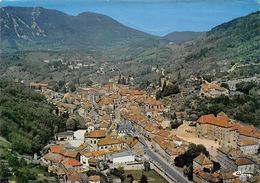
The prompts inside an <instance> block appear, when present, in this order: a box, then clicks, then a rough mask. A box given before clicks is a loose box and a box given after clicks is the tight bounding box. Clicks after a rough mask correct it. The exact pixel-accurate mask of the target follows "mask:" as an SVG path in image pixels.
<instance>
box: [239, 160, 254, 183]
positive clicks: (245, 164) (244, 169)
mask: <svg viewBox="0 0 260 183" xmlns="http://www.w3.org/2000/svg"><path fill="white" fill-rule="evenodd" d="M235 164H236V169H237V172H239V180H241V181H246V180H247V179H248V178H250V177H252V175H253V173H254V171H255V169H256V166H255V163H254V162H253V161H252V160H251V159H249V158H247V157H240V158H238V159H236V160H235Z"/></svg>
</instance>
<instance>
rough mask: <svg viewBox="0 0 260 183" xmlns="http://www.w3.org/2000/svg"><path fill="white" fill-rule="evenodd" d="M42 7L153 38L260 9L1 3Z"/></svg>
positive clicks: (44, 0)
mask: <svg viewBox="0 0 260 183" xmlns="http://www.w3.org/2000/svg"><path fill="white" fill-rule="evenodd" d="M3 6H21V7H35V6H41V7H45V8H49V9H57V10H60V11H63V12H65V13H67V14H70V15H77V14H79V13H81V12H85V11H90V12H96V13H101V14H105V15H108V16H110V17H112V18H114V19H115V20H117V21H119V22H120V23H123V24H124V25H126V26H129V27H132V28H135V29H138V30H141V31H144V32H148V33H150V34H154V35H160V36H162V35H166V34H168V33H170V32H174V31H207V30H210V29H211V28H213V27H215V26H217V25H219V24H221V23H224V22H227V21H230V20H232V19H234V18H237V17H240V16H244V15H247V14H249V13H252V12H255V11H258V10H260V0H0V7H3Z"/></svg>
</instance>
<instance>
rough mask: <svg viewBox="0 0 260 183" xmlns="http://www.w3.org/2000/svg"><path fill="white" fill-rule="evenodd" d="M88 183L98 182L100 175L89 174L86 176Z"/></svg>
mask: <svg viewBox="0 0 260 183" xmlns="http://www.w3.org/2000/svg"><path fill="white" fill-rule="evenodd" d="M88 182H89V183H100V182H101V177H100V176H99V175H91V176H89V178H88Z"/></svg>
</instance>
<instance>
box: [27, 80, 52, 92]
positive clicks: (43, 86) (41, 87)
mask: <svg viewBox="0 0 260 183" xmlns="http://www.w3.org/2000/svg"><path fill="white" fill-rule="evenodd" d="M48 86H49V84H48V83H37V82H32V83H30V88H33V89H35V90H41V91H44V90H47V88H48Z"/></svg>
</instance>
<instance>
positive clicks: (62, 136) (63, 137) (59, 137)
mask: <svg viewBox="0 0 260 183" xmlns="http://www.w3.org/2000/svg"><path fill="white" fill-rule="evenodd" d="M73 138H74V132H73V131H66V132H60V133H57V134H56V135H55V140H56V141H67V140H73Z"/></svg>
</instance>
